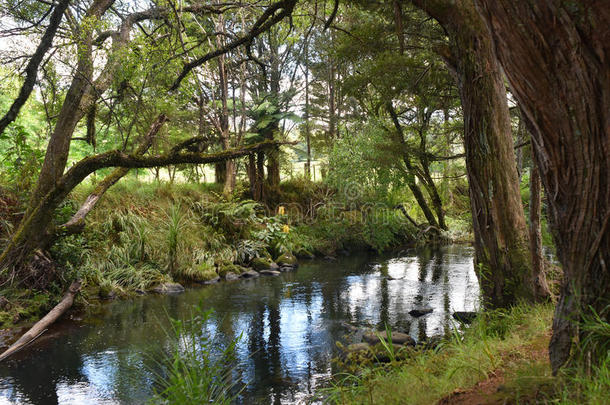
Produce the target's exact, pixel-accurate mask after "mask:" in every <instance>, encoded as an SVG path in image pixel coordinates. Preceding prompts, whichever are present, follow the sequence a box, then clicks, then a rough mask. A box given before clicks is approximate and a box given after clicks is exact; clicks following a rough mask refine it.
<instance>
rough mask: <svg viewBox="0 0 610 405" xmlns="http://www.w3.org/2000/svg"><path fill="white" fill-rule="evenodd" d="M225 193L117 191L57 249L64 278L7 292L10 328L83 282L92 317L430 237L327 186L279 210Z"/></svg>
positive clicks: (300, 191) (395, 214) (297, 193)
mask: <svg viewBox="0 0 610 405" xmlns="http://www.w3.org/2000/svg"><path fill="white" fill-rule="evenodd" d="M91 189H92V186H87V185H83V186H81V187H80V188H78V189H77V190H76V191H75V192H74V193H73V194H72V195H71V198H70V200H69V201H68V202H67V203H66V204H64V205H63V206H62V207H61V208H60V209H59V210H58V212H57V213H56V218H55V222H56V223H57V224H61V223H64V222H65V221H67V220H68V219H69V218H70V217H71V215H72V214H73V213H74V212H75V210H76V209H77V207H78V202H80V201H83V200H84V199H85V198H86V196H87V195H88V194H89V192H90V191H91ZM218 191H219V190H217V187H216V186H215V185H208V184H174V185H171V184H167V183H142V182H138V181H137V180H135V179H125V180H124V181H123V182H121V183H119V184H117V185H116V186H114V187H113V188H112V189H111V190H110V191H109V192H108V193H107V194H106V195H105V196H104V198H103V199H102V200H101V201H100V203H99V205H98V206H97V207H96V208H95V210H94V211H92V212H91V214H90V215H89V217H88V218H87V227H86V228H85V231H84V232H83V233H81V234H77V235H73V236H68V237H65V238H62V239H60V240H59V242H58V243H57V244H56V245H55V246H54V247H53V248H52V250H51V255H52V257H53V259H54V260H55V262H56V263H57V272H58V273H59V274H58V276H57V277H56V278H55V279H54V280H53V281H52V282H50V283H48V284H47V285H46V286H44V288H38V289H29V290H11V289H6V290H4V291H3V295H2V301H0V328H7V327H12V326H14V325H22V324H24V323H28V322H31V321H33V320H36V319H38V318H39V317H40V316H41V315H43V314H44V313H45V312H46V311H48V310H49V309H50V308H51V307H52V306H53V305H54V304H55V303H56V302H57V301H58V299H60V297H61V296H62V295H63V292H64V291H63V289H64V288H63V287H64V286H65V285H67V284H69V283H70V281H71V280H74V279H77V278H78V279H82V280H83V289H82V291H81V294H79V296H78V298H77V301H76V303H75V308H77V309H81V310H82V309H85V308H88V307H91V306H92V305H93V306H94V305H95V303H97V302H98V299H102V300H103V299H114V298H119V297H129V296H133V295H137V294H143V293H148V292H153V291H154V290H156V291H157V292H163V290H164V289H165V290H167V288H166V287H168V288H170V289H171V288H174V289H177V290H179V289H180V287H178V286H176V284H181V285H185V286H188V285H192V284H203V283H213V282H218V281H221V280H224V279H227V278H229V279H232V278H237V277H242V276H245V277H248V276H256V275H255V274H254V273H252V272H251V270H256V271H261V270H272V271H278V270H282V269H283V270H288V268H290V267H291V266H293V265H295V264H296V260H297V258H299V259H300V260H304V259H307V258H313V257H322V258H326V259H328V260H334V259H335V258H336V257H337V256H338V255H346V254H349V253H350V252H353V251H360V250H371V251H377V252H381V251H387V250H389V249H393V248H396V247H398V246H407V245H411V246H412V245H415V244H417V243H418V238H419V237H420V236H421V235H420V234H419V230H418V229H416V228H415V227H413V226H412V224H410V223H409V222H408V221H407V220H406V219H405V217H404V216H403V215H402V213H401V211H399V210H396V209H393V208H392V207H390V206H388V205H387V204H375V206H372V205H371V204H370V203H367V202H366V201H360V200H350V201H340V200H339V199H337V198H336V197H335V196H334V194H333V192H332V190H330V189H328V188H327V187H326V186H324V185H322V184H318V183H309V182H287V183H284V184H282V188H281V189H280V191H279V192H278V196H279V197H278V198H277V201H278V202H277V203H275V204H273V205H269V206H263V205H261V204H258V203H255V202H253V201H250V200H247V199H242V198H241V197H240V192H239V190H238V191H237V192H236V194H235V195H234V196H233V198H231V199H226V198H223V197H222V196H221V195H220V194H219V193H218ZM5 201H11V202H12V203H13V206H12V207H10V206H8V205H7V204H5V205H7V212H6V215H5V217H6V218H13V219H14V222H15V223H16V221H17V220H18V219H19V217H18V215H14V214H15V213H16V212H18V211H19V204H18V200H17V199H16V198H5ZM11 208H12V211H11ZM7 223H8V222H6V221H5V224H7ZM6 228H7V229H10V226H8V225H6ZM271 274H273V273H271Z"/></svg>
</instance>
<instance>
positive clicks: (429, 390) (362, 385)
mask: <svg viewBox="0 0 610 405" xmlns="http://www.w3.org/2000/svg"><path fill="white" fill-rule="evenodd" d="M551 318H552V308H551V307H550V306H548V305H547V306H537V307H533V308H530V307H526V306H518V307H516V308H514V309H513V310H512V311H510V312H502V311H496V312H492V313H487V314H483V315H482V316H480V317H479V318H478V320H477V321H476V322H475V323H474V324H473V325H472V326H471V327H469V328H468V329H467V330H466V331H465V333H464V334H460V333H457V332H456V333H455V334H454V335H453V336H452V337H451V338H449V339H448V340H446V341H445V342H444V343H442V344H441V345H440V346H439V347H438V348H437V349H435V350H427V351H423V350H422V351H419V352H416V354H415V355H413V356H412V357H411V358H409V359H408V360H406V361H404V362H401V363H399V364H396V365H393V366H392V367H391V368H390V369H388V368H385V367H384V368H372V369H369V370H366V371H364V372H362V373H361V377H358V378H357V384H355V385H354V384H350V385H347V386H345V385H341V384H336V385H335V386H334V387H333V388H332V389H330V390H329V391H327V392H325V394H326V395H328V400H329V401H330V402H333V403H339V404H399V403H400V404H431V403H435V402H436V401H438V400H440V399H442V398H443V397H445V396H447V395H449V394H451V393H452V392H453V391H454V390H455V389H456V388H458V387H470V386H473V385H474V384H476V383H477V382H479V381H481V380H485V379H486V378H487V377H488V375H489V374H490V373H492V372H493V371H494V370H496V369H498V368H500V367H504V366H505V365H506V364H507V362H509V361H510V358H511V354H514V353H518V352H519V350H521V349H522V348H523V347H525V346H527V345H534V344H539V343H538V342H540V341H544V340H545V339H546V338H547V337H548V326H549V325H550V324H551ZM350 380H351V381H350V382H352V383H353V382H354V378H351V379H350Z"/></svg>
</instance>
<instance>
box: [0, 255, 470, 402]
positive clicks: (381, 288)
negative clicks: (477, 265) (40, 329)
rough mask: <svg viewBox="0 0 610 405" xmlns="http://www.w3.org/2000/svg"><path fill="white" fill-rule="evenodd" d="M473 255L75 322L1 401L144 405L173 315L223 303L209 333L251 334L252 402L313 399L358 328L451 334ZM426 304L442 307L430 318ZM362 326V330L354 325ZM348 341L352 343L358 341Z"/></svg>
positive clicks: (202, 292) (371, 267) (250, 286)
mask: <svg viewBox="0 0 610 405" xmlns="http://www.w3.org/2000/svg"><path fill="white" fill-rule="evenodd" d="M473 253H474V251H473V249H472V248H471V247H468V246H463V245H450V246H443V247H440V248H434V249H431V248H426V249H411V250H407V251H402V252H400V253H396V254H393V255H384V256H376V255H370V254H356V255H351V256H349V257H341V258H339V259H338V260H337V261H332V262H330V261H318V260H314V261H306V262H302V263H301V266H300V267H299V269H298V270H297V271H294V272H290V273H283V274H282V275H281V276H279V277H260V278H258V279H253V280H239V281H235V282H225V283H219V284H216V285H211V286H205V287H200V288H192V289H187V291H186V293H184V294H180V295H172V296H158V295H148V296H144V297H136V298H133V299H129V300H117V301H114V302H110V303H108V304H106V305H104V306H103V310H102V313H101V314H100V315H97V316H95V317H92V318H90V319H85V320H79V321H75V320H64V321H62V322H60V323H59V324H58V325H55V326H54V327H53V328H52V330H50V331H48V332H47V334H46V335H47V336H45V338H40V339H39V340H38V341H36V342H35V343H34V344H32V345H31V346H30V347H28V348H26V349H24V350H22V351H21V352H19V353H17V354H16V355H15V356H14V357H13V358H11V359H9V360H7V361H6V362H4V363H1V364H0V404H62V405H63V404H119V403H120V404H141V403H143V402H146V401H147V399H148V398H150V396H151V395H152V392H153V387H154V379H155V373H156V372H158V370H155V368H156V367H157V368H158V367H159V366H158V365H157V362H156V360H158V359H154V358H152V357H151V353H156V352H158V349H159V347H166V346H167V345H168V339H169V338H168V336H167V333H166V329H167V328H168V322H169V321H168V315H169V316H171V317H174V318H182V319H184V318H186V317H188V315H189V314H191V311H192V308H193V305H195V304H198V303H200V302H202V303H203V306H204V307H205V308H214V312H213V315H212V317H211V318H210V320H209V321H208V324H207V325H206V328H207V329H208V330H210V332H211V333H214V334H216V335H217V336H220V337H221V338H222V339H224V341H230V340H231V339H232V338H234V337H236V336H239V335H240V334H241V336H242V338H241V340H240V341H239V344H238V346H237V357H238V366H237V368H236V373H237V374H238V378H239V379H240V380H241V381H242V382H243V383H244V384H246V388H245V389H244V391H243V393H242V398H241V401H242V402H243V403H248V404H251V403H260V404H291V403H304V402H306V401H307V399H308V398H310V397H311V396H312V394H314V393H315V391H316V390H317V389H318V388H320V387H322V386H324V385H325V384H326V383H327V382H328V380H329V378H330V376H331V375H332V374H333V373H334V372H336V371H337V370H335V369H334V367H335V366H334V365H333V363H332V362H331V359H332V358H333V356H336V355H337V354H338V349H337V346H336V342H337V341H343V342H345V340H346V339H347V338H346V335H347V334H348V332H349V330H350V326H349V325H353V326H358V327H362V328H364V327H369V326H370V327H375V328H378V329H383V328H384V325H385V324H386V323H387V324H389V325H391V327H392V329H393V330H399V331H406V332H408V333H410V334H411V336H412V337H413V338H415V340H422V339H425V338H426V337H427V336H432V335H436V334H442V333H444V331H445V330H446V328H448V327H451V326H450V325H452V322H451V314H452V312H454V311H472V310H475V309H476V308H477V307H478V299H479V287H478V282H477V278H476V275H475V273H474V268H473ZM420 305H427V306H431V307H432V308H433V309H434V311H433V312H432V313H431V314H428V315H425V316H423V317H421V318H417V319H415V318H412V317H411V316H410V315H409V314H408V312H409V311H410V310H411V309H413V308H415V307H417V306H420ZM352 329H353V328H352ZM347 343H349V342H347Z"/></svg>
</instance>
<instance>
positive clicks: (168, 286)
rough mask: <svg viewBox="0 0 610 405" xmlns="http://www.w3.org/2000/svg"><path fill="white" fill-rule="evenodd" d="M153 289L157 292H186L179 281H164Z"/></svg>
mask: <svg viewBox="0 0 610 405" xmlns="http://www.w3.org/2000/svg"><path fill="white" fill-rule="evenodd" d="M151 291H152V292H154V293H157V294H180V293H183V292H184V287H183V286H182V285H180V284H178V283H163V284H159V285H158V286H156V287H154V288H153V289H152V290H151Z"/></svg>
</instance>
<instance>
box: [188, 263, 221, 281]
mask: <svg viewBox="0 0 610 405" xmlns="http://www.w3.org/2000/svg"><path fill="white" fill-rule="evenodd" d="M197 270H198V274H197V275H196V276H194V277H195V279H196V282H197V283H200V284H213V283H208V281H212V280H217V281H218V280H219V279H220V278H219V277H218V274H217V273H216V270H214V269H213V268H203V266H199V268H198V269H197Z"/></svg>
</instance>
